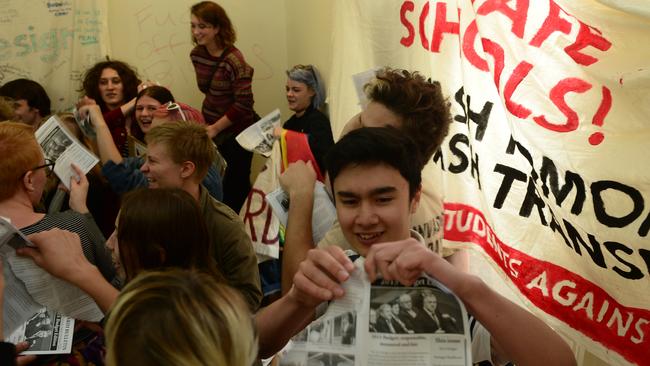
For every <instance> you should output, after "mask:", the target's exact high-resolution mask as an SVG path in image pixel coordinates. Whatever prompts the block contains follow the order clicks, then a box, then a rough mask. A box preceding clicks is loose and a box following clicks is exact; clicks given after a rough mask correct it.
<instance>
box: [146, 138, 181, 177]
mask: <svg viewBox="0 0 650 366" xmlns="http://www.w3.org/2000/svg"><path fill="white" fill-rule="evenodd" d="M140 170H141V171H142V173H143V174H144V176H145V177H147V181H148V182H149V188H182V187H183V175H182V171H183V166H182V165H181V164H177V163H175V162H174V161H173V160H172V158H171V155H170V154H169V152H168V151H167V147H166V146H165V145H164V144H157V143H150V144H149V145H147V157H146V160H145V163H144V164H143V165H142V167H141V168H140Z"/></svg>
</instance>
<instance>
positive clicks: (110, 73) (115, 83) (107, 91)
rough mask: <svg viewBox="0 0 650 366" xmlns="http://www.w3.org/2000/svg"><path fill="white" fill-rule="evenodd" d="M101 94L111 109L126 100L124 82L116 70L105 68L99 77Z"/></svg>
mask: <svg viewBox="0 0 650 366" xmlns="http://www.w3.org/2000/svg"><path fill="white" fill-rule="evenodd" d="M99 94H100V95H101V96H102V100H103V101H104V103H105V104H106V107H107V108H108V109H109V110H113V109H115V108H117V107H119V106H121V105H122V104H123V102H124V84H122V78H120V74H118V73H117V71H116V70H114V69H111V68H108V67H107V68H105V69H104V70H102V74H101V76H100V77H99Z"/></svg>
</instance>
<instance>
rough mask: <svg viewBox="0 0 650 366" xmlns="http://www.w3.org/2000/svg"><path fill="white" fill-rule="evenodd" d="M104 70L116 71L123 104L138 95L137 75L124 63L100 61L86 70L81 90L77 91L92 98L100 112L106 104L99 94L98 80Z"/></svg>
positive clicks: (138, 81)
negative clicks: (122, 95) (119, 81)
mask: <svg viewBox="0 0 650 366" xmlns="http://www.w3.org/2000/svg"><path fill="white" fill-rule="evenodd" d="M104 69H113V70H115V71H117V74H118V75H120V79H122V85H123V88H122V93H124V100H123V102H127V101H129V100H131V99H133V98H135V97H136V95H138V85H140V78H139V77H138V73H137V72H136V71H135V69H134V68H133V67H131V66H130V65H129V64H127V63H126V62H122V61H116V60H107V61H101V62H98V63H96V64H95V65H94V66H93V67H91V68H90V69H88V70H86V72H85V73H84V76H83V82H82V84H81V89H79V90H78V91H79V92H81V93H83V95H87V96H89V97H90V98H93V99H94V100H95V101H96V102H97V104H98V105H99V106H100V107H101V108H102V110H105V109H106V103H105V102H104V100H103V99H102V96H101V94H100V93H99V79H100V77H101V75H102V71H104Z"/></svg>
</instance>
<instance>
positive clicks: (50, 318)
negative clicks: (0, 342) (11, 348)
mask: <svg viewBox="0 0 650 366" xmlns="http://www.w3.org/2000/svg"><path fill="white" fill-rule="evenodd" d="M73 335H74V319H73V318H70V317H67V316H63V315H61V314H59V313H57V312H54V311H50V310H48V309H47V308H41V309H39V310H38V311H37V312H36V313H34V314H33V315H32V316H31V317H30V318H29V320H27V321H26V322H25V323H24V324H23V325H22V326H20V327H19V328H18V329H16V331H14V332H13V333H12V334H10V335H9V337H8V339H7V341H9V342H11V343H14V344H16V343H19V342H29V348H28V349H27V350H26V351H24V352H22V353H21V354H23V355H49V354H66V353H70V352H71V351H72V338H73Z"/></svg>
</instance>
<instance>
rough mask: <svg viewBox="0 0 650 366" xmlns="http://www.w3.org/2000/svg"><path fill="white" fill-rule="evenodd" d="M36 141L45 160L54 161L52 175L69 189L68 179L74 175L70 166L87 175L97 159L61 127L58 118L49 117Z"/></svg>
mask: <svg viewBox="0 0 650 366" xmlns="http://www.w3.org/2000/svg"><path fill="white" fill-rule="evenodd" d="M35 135H36V140H37V141H38V143H39V144H40V145H41V148H43V154H44V155H45V158H46V159H50V160H52V161H54V162H55V163H56V164H55V165H54V173H56V175H57V176H58V177H59V179H60V180H61V183H63V185H65V187H66V188H68V189H70V177H72V176H74V175H75V173H74V171H73V170H72V167H71V166H70V164H72V163H75V164H77V165H78V166H79V168H81V170H82V171H83V172H84V174H87V173H88V172H89V171H90V169H92V167H93V166H95V164H97V163H98V162H99V158H97V156H95V155H94V154H93V153H91V152H90V151H88V149H86V148H85V147H84V145H83V144H82V143H81V142H79V140H77V139H76V138H75V137H74V136H73V135H72V134H71V133H70V132H69V131H68V130H67V129H66V128H65V127H63V125H62V124H61V121H60V120H59V118H58V117H57V116H56V115H54V116H52V117H50V118H49V119H48V120H47V121H46V122H45V123H44V124H43V125H42V126H41V127H39V129H38V130H36V134H35Z"/></svg>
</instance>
